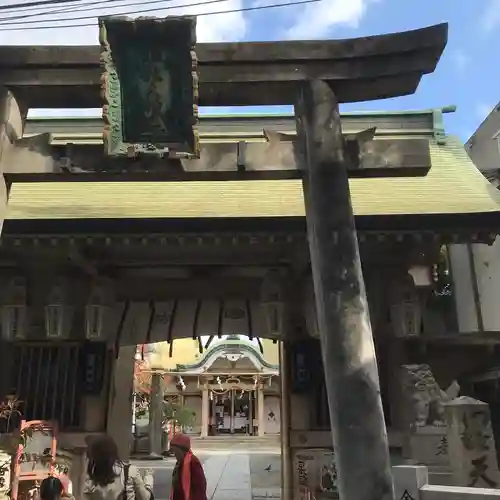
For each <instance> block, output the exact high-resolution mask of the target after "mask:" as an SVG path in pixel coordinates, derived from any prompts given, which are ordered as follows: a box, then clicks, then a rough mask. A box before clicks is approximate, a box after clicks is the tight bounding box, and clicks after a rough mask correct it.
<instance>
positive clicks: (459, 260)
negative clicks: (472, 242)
mask: <svg viewBox="0 0 500 500" xmlns="http://www.w3.org/2000/svg"><path fill="white" fill-rule="evenodd" d="M448 255H449V258H450V266H451V275H452V278H453V296H454V297H455V307H456V311H457V323H458V331H459V332H461V333H465V332H477V331H478V330H479V325H478V318H477V314H476V304H475V301H474V291H473V287H472V270H471V266H470V258H469V250H468V248H467V245H450V246H449V247H448Z"/></svg>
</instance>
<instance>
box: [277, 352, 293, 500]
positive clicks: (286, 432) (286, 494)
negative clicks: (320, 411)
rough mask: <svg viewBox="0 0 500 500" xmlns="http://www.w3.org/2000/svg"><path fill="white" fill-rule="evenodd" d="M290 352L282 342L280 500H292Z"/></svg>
mask: <svg viewBox="0 0 500 500" xmlns="http://www.w3.org/2000/svg"><path fill="white" fill-rule="evenodd" d="M289 361H290V352H289V349H288V348H287V345H286V344H285V343H284V342H280V345H279V363H280V438H281V499H282V500H292V496H293V481H292V479H293V478H292V457H291V447H290V444H291V443H290V389H291V387H290V386H291V384H290V363H289Z"/></svg>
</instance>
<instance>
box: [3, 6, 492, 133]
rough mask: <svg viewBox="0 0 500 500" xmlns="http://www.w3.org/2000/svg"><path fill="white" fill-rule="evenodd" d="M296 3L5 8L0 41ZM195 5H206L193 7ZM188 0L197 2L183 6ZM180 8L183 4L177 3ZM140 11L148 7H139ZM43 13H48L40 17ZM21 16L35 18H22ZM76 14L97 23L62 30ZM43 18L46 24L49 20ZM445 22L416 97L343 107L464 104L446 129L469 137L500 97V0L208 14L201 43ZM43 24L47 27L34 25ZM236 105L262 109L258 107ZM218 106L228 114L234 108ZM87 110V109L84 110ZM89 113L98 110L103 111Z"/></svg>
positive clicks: (70, 40) (201, 23) (81, 35)
mask: <svg viewBox="0 0 500 500" xmlns="http://www.w3.org/2000/svg"><path fill="white" fill-rule="evenodd" d="M28 1H33V0H22V1H19V0H3V1H2V2H1V6H3V5H6V4H11V3H26V2H28ZM292 1H294V0H222V1H221V0H149V2H148V1H144V0H143V1H142V2H140V1H139V0H102V1H101V2H99V3H97V0H74V1H73V2H71V3H64V4H58V5H50V6H45V7H44V8H43V10H42V9H38V10H33V9H22V10H12V11H11V10H8V11H2V12H1V13H2V17H1V18H0V44H4V45H96V44H97V20H96V19H95V18H92V17H91V16H93V15H103V14H110V15H111V14H125V13H126V14H132V13H137V14H138V15H143V16H158V17H165V16H167V15H172V14H177V15H178V14H202V13H210V12H214V11H227V10H238V9H242V8H248V7H253V6H260V5H266V4H274V5H275V4H277V3H280V4H283V5H286V4H288V3H292ZM194 3H197V4H198V5H196V6H193V5H192V4H194ZM186 4H191V5H192V6H191V7H184V8H179V7H178V6H182V5H186ZM1 6H0V8H2V7H1ZM176 6H177V7H178V8H173V7H176ZM152 9H160V10H157V11H154V10H152ZM139 10H142V11H143V12H142V13H139V12H138V11H139ZM145 10H147V11H148V12H144V11H145ZM41 13H43V14H44V17H39V16H38V15H36V14H41ZM21 15H23V16H28V15H29V17H24V18H23V19H20V18H19V16H21ZM12 17H17V19H15V20H14V19H12ZM75 17H79V18H82V17H85V19H78V20H73V21H66V23H71V24H78V25H82V24H86V25H89V24H90V26H85V27H77V28H75V27H72V28H65V29H57V28H55V26H57V25H58V24H59V25H61V24H63V23H61V22H60V21H59V23H57V22H56V20H58V19H59V20H60V19H70V20H71V19H72V18H75ZM8 18H11V19H10V20H9V19H8ZM42 20H45V21H46V22H45V23H43V24H41V23H40V21H42ZM13 22H17V23H23V22H24V24H12V23H13ZM442 22H448V23H449V40H448V45H447V47H446V49H445V52H444V54H443V57H442V58H441V61H440V62H439V64H438V67H437V69H436V71H435V72H434V73H433V74H432V75H427V76H424V78H423V80H422V82H421V84H420V86H419V88H418V90H417V92H416V93H415V94H414V95H411V96H405V97H399V98H395V99H385V100H380V101H372V102H366V103H355V104H349V105H344V106H342V111H354V110H367V109H370V110H374V109H376V110H409V109H427V108H434V107H442V106H448V105H456V106H457V111H456V112H455V113H452V114H448V115H445V126H446V131H447V132H448V133H452V134H456V135H458V136H460V137H461V139H462V140H463V141H466V140H467V139H468V138H469V137H470V135H472V133H473V132H474V131H475V130H476V129H477V127H478V126H479V125H480V123H481V122H482V121H483V120H484V119H485V118H486V116H487V115H488V113H489V112H490V111H491V110H492V109H493V108H494V106H496V104H497V103H498V102H499V101H500V64H499V63H498V53H499V50H498V48H499V47H500V0H319V1H317V2H314V3H309V4H303V5H295V6H294V5H288V6H282V7H279V8H271V9H265V10H257V11H244V12H242V11H240V12H232V13H227V14H219V15H204V16H200V17H199V18H198V23H197V36H198V41H199V42H219V41H223V42H229V41H269V40H293V39H296V40H298V39H308V40H312V39H339V38H340V39H342V38H353V37H359V36H367V35H375V34H383V33H392V32H397V31H405V30H410V29H416V28H422V27H425V26H429V25H433V24H437V23H442ZM5 23H7V24H5ZM40 26H45V28H43V29H26V28H33V27H40ZM13 28H16V29H17V28H19V30H13ZM495 47H497V49H495ZM236 110H237V111H242V112H249V111H257V110H256V109H255V108H253V109H249V108H237V109H236ZM236 110H234V109H231V110H230V111H232V112H234V111H236ZM261 110H262V111H281V110H283V111H285V110H287V111H288V108H283V107H281V108H275V109H273V108H269V107H267V108H261ZM203 111H204V112H214V111H216V110H214V109H205V110H203ZM218 111H219V112H228V108H225V109H223V110H222V109H219V110H218ZM79 113H80V114H82V111H79ZM83 113H85V114H91V115H98V114H99V110H88V111H85V112H83ZM32 114H36V115H43V116H47V115H53V114H57V115H61V114H64V115H75V114H76V111H73V110H64V111H62V110H59V111H48V110H36V111H35V112H34V113H32Z"/></svg>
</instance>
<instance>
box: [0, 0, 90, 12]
mask: <svg viewBox="0 0 500 500" xmlns="http://www.w3.org/2000/svg"><path fill="white" fill-rule="evenodd" d="M81 1H82V0H38V1H36V2H27V3H11V4H8V5H0V10H18V9H27V8H32V7H43V6H45V5H55V4H61V3H75V2H81Z"/></svg>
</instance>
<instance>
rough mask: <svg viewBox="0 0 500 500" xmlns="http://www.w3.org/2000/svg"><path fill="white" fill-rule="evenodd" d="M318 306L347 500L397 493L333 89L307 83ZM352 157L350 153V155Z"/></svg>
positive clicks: (379, 499)
mask: <svg viewBox="0 0 500 500" xmlns="http://www.w3.org/2000/svg"><path fill="white" fill-rule="evenodd" d="M297 132H298V136H299V141H300V142H299V144H300V146H301V147H302V151H301V152H302V153H303V154H304V157H305V165H304V169H305V173H304V199H305V208H306V219H307V229H308V238H309V247H310V253H311V263H312V274H313V280H314V292H315V297H316V313H317V318H318V326H319V335H320V340H321V349H322V357H323V363H324V369H325V380H326V389H327V395H328V405H329V410H330V420H331V427H332V435H333V444H334V448H335V454H336V463H337V466H338V474H339V494H340V498H342V500H375V499H376V500H389V499H392V498H393V486H392V477H391V469H390V459H389V449H388V444H387V432H386V427H385V422H384V414H383V410H382V402H381V399H380V388H379V380H378V371H377V361H376V357H375V349H374V344H373V337H372V332H371V326H370V318H369V314H368V304H367V300H366V293H365V286H364V282H363V274H362V271H361V262H360V257H359V248H358V240H357V235H356V228H355V225H354V216H353V211H352V205H351V196H350V191H349V183H348V177H347V169H346V167H347V161H348V155H347V154H346V149H345V143H344V139H343V136H342V128H341V124H340V116H339V110H338V103H337V100H336V97H335V95H334V93H333V91H332V89H331V88H330V87H329V85H328V84H327V83H325V82H323V81H312V82H308V83H305V84H304V86H303V88H302V90H301V93H300V95H299V100H298V103H297ZM351 157H352V155H351Z"/></svg>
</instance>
